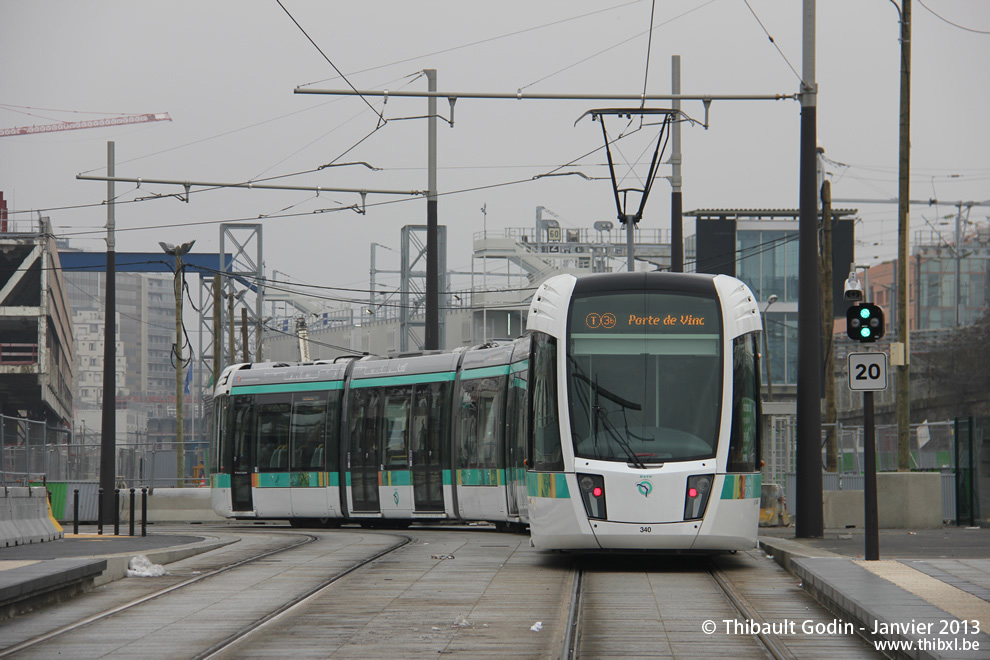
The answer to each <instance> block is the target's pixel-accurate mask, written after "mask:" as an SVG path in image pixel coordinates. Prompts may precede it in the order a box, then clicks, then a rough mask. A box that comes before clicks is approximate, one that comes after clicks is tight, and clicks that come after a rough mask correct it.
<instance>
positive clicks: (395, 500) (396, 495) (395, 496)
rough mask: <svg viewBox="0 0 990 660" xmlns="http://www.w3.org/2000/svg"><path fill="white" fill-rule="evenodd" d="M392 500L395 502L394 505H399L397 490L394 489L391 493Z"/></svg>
mask: <svg viewBox="0 0 990 660" xmlns="http://www.w3.org/2000/svg"><path fill="white" fill-rule="evenodd" d="M392 501H393V502H395V505H396V506H399V491H397V490H396V491H394V492H393V493H392Z"/></svg>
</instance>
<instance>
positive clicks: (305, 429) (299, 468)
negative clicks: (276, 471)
mask: <svg viewBox="0 0 990 660" xmlns="http://www.w3.org/2000/svg"><path fill="white" fill-rule="evenodd" d="M326 413H327V395H326V392H313V393H310V392H306V393H297V394H294V395H293V397H292V425H291V432H290V438H291V441H292V464H291V466H290V467H291V469H292V470H293V471H295V472H309V471H312V470H322V469H323V464H324V460H325V459H324V451H325V450H324V443H325V432H326Z"/></svg>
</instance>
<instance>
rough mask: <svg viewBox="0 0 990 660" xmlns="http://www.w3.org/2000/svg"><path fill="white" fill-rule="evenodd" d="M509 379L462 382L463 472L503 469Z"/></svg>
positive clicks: (459, 437)
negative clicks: (502, 441) (479, 469)
mask: <svg viewBox="0 0 990 660" xmlns="http://www.w3.org/2000/svg"><path fill="white" fill-rule="evenodd" d="M505 380H506V379H505V376H501V377H495V378H477V379H471V380H465V381H462V382H461V396H460V400H459V401H458V425H457V432H458V435H457V441H458V443H459V444H458V448H459V449H458V452H459V454H460V467H462V468H496V467H499V456H500V455H501V454H500V451H499V447H501V445H502V443H501V434H502V431H503V429H504V428H505V424H504V422H503V419H504V417H503V416H504V410H505Z"/></svg>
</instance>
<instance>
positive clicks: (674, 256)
mask: <svg viewBox="0 0 990 660" xmlns="http://www.w3.org/2000/svg"><path fill="white" fill-rule="evenodd" d="M670 59H671V65H670V69H671V71H670V74H671V88H670V93H671V94H672V95H673V96H678V95H679V94H680V93H681V56H680V55H673V56H671V58H670ZM671 105H672V107H673V108H674V110H675V111H677V112H678V113H679V112H680V110H681V100H680V99H675V100H674V101H673V102H672V103H671ZM670 147H671V153H670V165H671V172H670V189H671V193H670V270H671V272H674V273H683V272H684V218H683V217H682V215H681V214H682V213H683V210H684V209H683V200H682V199H681V122H680V115H678V114H675V115H674V122H673V124H671V126H670Z"/></svg>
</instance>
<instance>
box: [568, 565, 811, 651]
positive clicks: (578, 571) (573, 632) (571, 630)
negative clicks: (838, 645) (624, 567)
mask: <svg viewBox="0 0 990 660" xmlns="http://www.w3.org/2000/svg"><path fill="white" fill-rule="evenodd" d="M572 570H573V577H572V582H571V590H570V598H569V601H568V608H567V614H566V617H565V620H564V631H563V642H562V644H561V647H560V651H559V653H558V655H557V657H558V658H560V659H561V660H575V659H577V658H580V657H581V628H582V625H583V621H582V605H583V600H584V599H583V596H584V586H585V584H586V583H587V580H586V577H587V572H588V570H589V569H587V567H586V566H585V565H584V561H583V560H582V559H581V558H576V559H575V562H574V566H573V569H572ZM704 570H705V572H706V573H707V575H708V576H709V577H710V578H711V580H712V582H713V583H714V584H715V585H717V586H718V588H719V590H720V591H721V593H722V594H723V595H724V596H725V598H726V599H727V600H728V602H729V603H730V604H731V605H732V607H733V608H734V609H735V610H736V611H737V612H738V614H739V615H740V616H741V617H742V618H743V620H746V621H752V622H755V623H757V624H765V623H766V621H765V620H764V618H763V617H762V616H761V614H760V613H759V611H758V610H757V608H755V607H754V606H753V605H752V604H751V603H750V602H749V601H748V600H747V599H746V597H745V596H743V595H742V593H740V591H739V590H738V589H737V588H736V587H735V586H734V585H733V583H732V581H731V580H730V579H729V578H728V576H727V575H726V574H725V573H724V572H723V571H722V570H721V569H720V568H719V567H718V566H717V564H716V563H715V560H714V559H711V560H709V561H708V562H707V564H706V565H705V567H704ZM757 627H758V628H762V625H760V626H757ZM753 637H754V638H755V639H756V640H758V641H759V643H760V645H761V646H762V647H763V649H764V650H765V651H766V653H767V654H768V655H769V657H771V658H773V660H796V658H797V656H796V655H794V654H793V653H792V652H791V651H790V650H789V649H788V648H787V646H785V645H784V644H783V643H781V641H780V639H779V638H778V637H777V636H776V635H774V634H768V633H763V632H762V631H760V632H756V633H754V635H753Z"/></svg>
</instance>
